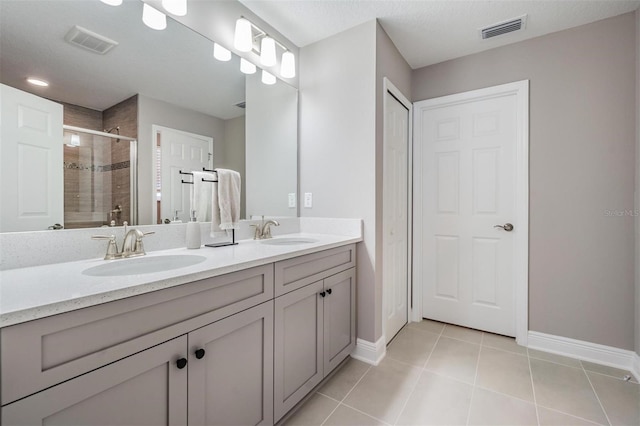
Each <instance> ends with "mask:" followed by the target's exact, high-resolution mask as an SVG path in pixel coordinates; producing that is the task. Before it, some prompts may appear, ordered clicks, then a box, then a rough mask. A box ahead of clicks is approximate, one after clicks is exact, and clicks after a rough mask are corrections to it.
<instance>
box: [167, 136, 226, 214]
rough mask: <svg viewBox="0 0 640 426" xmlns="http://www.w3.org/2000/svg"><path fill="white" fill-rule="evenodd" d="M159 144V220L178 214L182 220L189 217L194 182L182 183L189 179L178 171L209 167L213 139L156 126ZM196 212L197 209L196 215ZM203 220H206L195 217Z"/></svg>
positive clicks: (198, 169)
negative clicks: (192, 183)
mask: <svg viewBox="0 0 640 426" xmlns="http://www.w3.org/2000/svg"><path fill="white" fill-rule="evenodd" d="M158 134H159V135H160V145H161V147H162V148H161V151H162V153H161V156H160V157H161V166H160V167H161V173H160V175H161V188H162V203H161V214H160V217H161V218H162V219H167V218H172V217H174V216H175V213H176V211H177V212H178V214H177V217H178V218H179V219H181V220H182V221H183V222H188V221H189V219H190V217H191V216H190V210H191V206H190V191H192V190H193V185H184V184H183V183H182V180H188V181H190V180H191V178H188V177H185V176H183V175H180V171H183V172H192V171H200V170H202V169H203V168H207V169H210V168H211V156H212V153H213V139H212V138H210V137H208V136H200V135H195V134H192V133H187V132H182V131H180V130H174V129H168V128H161V127H159V128H158ZM197 213H198V212H196V214H197ZM198 219H199V221H201V222H204V221H206V219H204V218H198Z"/></svg>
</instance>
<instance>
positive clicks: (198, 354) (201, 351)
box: [195, 349, 205, 359]
mask: <svg viewBox="0 0 640 426" xmlns="http://www.w3.org/2000/svg"><path fill="white" fill-rule="evenodd" d="M195 354H196V358H198V359H202V358H204V354H205V351H204V349H198V350H197V351H196V352H195Z"/></svg>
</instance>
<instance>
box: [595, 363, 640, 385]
mask: <svg viewBox="0 0 640 426" xmlns="http://www.w3.org/2000/svg"><path fill="white" fill-rule="evenodd" d="M613 368H616V367H613ZM584 371H586V372H587V373H592V374H597V375H599V376H605V377H609V378H611V379H616V380H620V381H623V382H626V381H627V380H624V378H622V377H620V376H612V375H611V374H607V373H601V372H600V371H591V370H587V369H586V368H585V369H584ZM626 373H627V374H628V375H630V376H631V380H629V382H630V383H633V384H634V385H637V384H638V383H636V379H635V377H633V374H632V373H631V372H630V371H627V372H626Z"/></svg>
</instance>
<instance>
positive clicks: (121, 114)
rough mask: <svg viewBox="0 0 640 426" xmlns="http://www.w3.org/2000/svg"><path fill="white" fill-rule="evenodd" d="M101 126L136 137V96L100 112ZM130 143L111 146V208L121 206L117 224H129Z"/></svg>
mask: <svg viewBox="0 0 640 426" xmlns="http://www.w3.org/2000/svg"><path fill="white" fill-rule="evenodd" d="M102 124H103V126H104V128H105V129H110V128H112V127H117V126H119V127H120V134H121V135H122V136H129V137H131V138H137V137H138V95H135V96H132V97H130V98H129V99H126V100H124V101H122V102H120V103H119V104H116V105H114V106H112V107H111V108H107V109H105V110H104V111H103V112H102ZM129 148H130V143H129V142H128V141H120V142H116V143H113V144H111V170H110V171H108V172H105V173H109V177H110V178H111V204H112V206H111V208H113V207H115V206H116V205H120V206H122V213H121V215H120V220H119V221H118V222H119V223H118V224H122V222H123V221H127V222H129V223H132V222H131V218H130V215H129V214H130V212H131V190H130V185H129V182H130V178H131V176H130V173H131V165H130V164H129V162H130V149H129Z"/></svg>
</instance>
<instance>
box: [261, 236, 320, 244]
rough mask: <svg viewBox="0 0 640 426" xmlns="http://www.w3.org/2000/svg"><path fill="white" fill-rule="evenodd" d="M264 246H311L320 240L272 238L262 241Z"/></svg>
mask: <svg viewBox="0 0 640 426" xmlns="http://www.w3.org/2000/svg"><path fill="white" fill-rule="evenodd" d="M261 242H262V244H267V245H270V246H292V245H298V244H311V243H317V242H318V240H316V239H313V238H304V237H280V238H270V239H268V240H262V241H261Z"/></svg>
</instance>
